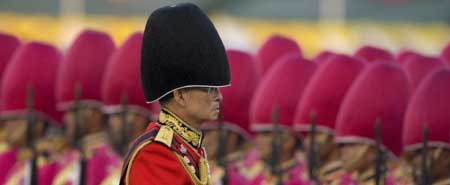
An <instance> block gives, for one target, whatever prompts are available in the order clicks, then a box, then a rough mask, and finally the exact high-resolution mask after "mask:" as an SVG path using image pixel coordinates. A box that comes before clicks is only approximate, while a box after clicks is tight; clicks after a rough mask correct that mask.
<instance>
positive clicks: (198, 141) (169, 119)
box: [158, 108, 203, 149]
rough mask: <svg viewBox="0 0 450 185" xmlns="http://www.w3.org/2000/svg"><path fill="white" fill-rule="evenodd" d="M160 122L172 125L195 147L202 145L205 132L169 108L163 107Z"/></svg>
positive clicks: (173, 128)
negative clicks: (193, 126) (192, 125)
mask: <svg viewBox="0 0 450 185" xmlns="http://www.w3.org/2000/svg"><path fill="white" fill-rule="evenodd" d="M158 122H159V124H161V125H165V126H168V127H170V128H171V129H172V130H173V131H174V132H175V133H176V134H177V135H178V136H180V137H181V138H182V139H183V140H184V141H186V142H187V143H189V144H190V145H191V146H193V147H194V148H197V149H198V148H200V147H201V146H202V140H203V134H202V133H201V132H199V131H198V130H197V129H195V128H192V127H191V126H190V125H189V124H187V123H186V122H185V121H183V120H182V119H181V118H179V117H178V116H176V115H175V114H174V113H172V112H170V111H169V110H167V109H165V108H162V109H161V112H160V114H159V120H158Z"/></svg>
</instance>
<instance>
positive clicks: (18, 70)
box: [0, 30, 450, 185]
mask: <svg viewBox="0 0 450 185" xmlns="http://www.w3.org/2000/svg"><path fill="white" fill-rule="evenodd" d="M142 40H143V34H142V33H133V34H132V35H130V36H129V37H128V39H127V40H126V41H125V42H124V43H123V44H122V45H121V46H120V47H118V48H116V46H115V44H114V42H113V41H112V39H111V37H110V36H109V35H108V34H106V33H103V32H100V31H95V30H85V31H82V32H81V33H80V34H79V35H78V37H77V38H76V39H75V40H74V41H73V43H72V44H71V45H70V47H69V48H68V49H67V51H65V52H64V53H62V52H61V51H60V50H59V49H58V48H56V47H54V46H52V45H50V44H47V43H41V42H36V41H28V42H20V41H19V39H18V38H16V37H14V36H12V35H8V34H0V45H1V47H0V74H1V83H0V117H1V121H2V122H1V124H0V184H2V185H3V184H5V185H19V184H20V185H25V184H32V185H37V184H38V185H68V184H71V185H79V184H87V185H106V184H108V185H109V184H119V180H120V178H121V174H122V161H123V157H124V156H126V154H127V151H128V149H129V147H130V146H129V145H130V143H132V142H133V141H134V140H135V139H136V138H137V137H138V136H139V135H140V134H141V133H143V132H144V131H145V130H146V127H147V125H148V123H149V122H151V121H156V120H158V115H159V112H160V105H159V104H157V103H152V104H147V103H146V101H145V97H144V94H143V87H142V83H141V76H140V62H141V44H142ZM226 54H227V57H228V61H229V65H230V72H231V84H232V85H231V86H229V87H223V88H221V89H220V93H221V94H222V96H223V101H222V104H221V111H220V112H221V113H220V116H219V119H218V120H217V121H214V122H207V123H204V124H203V125H202V126H201V130H202V133H203V135H202V136H201V137H202V138H203V141H201V142H202V144H203V146H204V147H205V148H206V153H207V159H208V162H209V176H210V178H211V181H210V182H207V184H213V185H225V184H229V185H247V184H248V185H264V184H272V185H278V184H284V185H307V184H339V185H351V184H377V185H378V184H393V185H394V184H398V185H402V184H405V185H406V184H421V185H425V184H427V185H428V184H435V185H449V184H450V113H449V112H448V111H449V110H450V93H449V92H450V69H449V68H448V64H450V44H449V45H448V46H446V47H445V48H443V50H442V52H441V54H440V55H439V56H428V55H425V54H421V53H420V52H418V51H411V50H404V51H401V52H399V53H397V54H393V53H391V52H390V51H387V50H385V49H382V48H377V47H373V46H363V47H361V48H360V49H358V50H357V51H355V53H354V54H352V55H348V54H340V53H336V52H333V51H323V52H321V53H320V54H319V55H317V57H315V58H314V59H307V58H305V57H304V56H303V55H302V52H301V48H300V46H299V45H298V44H297V43H296V42H295V41H294V40H292V39H290V38H288V37H285V36H282V35H273V36H271V37H269V38H268V39H267V40H266V42H264V43H263V44H262V45H261V46H260V48H259V49H258V51H257V53H256V55H252V54H251V53H249V52H245V51H240V50H235V49H228V50H227V51H226ZM195 184H202V183H201V182H199V183H195Z"/></svg>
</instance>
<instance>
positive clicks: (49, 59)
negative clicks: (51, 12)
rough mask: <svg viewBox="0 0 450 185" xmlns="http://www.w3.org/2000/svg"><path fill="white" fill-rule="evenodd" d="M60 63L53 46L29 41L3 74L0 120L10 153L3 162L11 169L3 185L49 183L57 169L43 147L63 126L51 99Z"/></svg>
mask: <svg viewBox="0 0 450 185" xmlns="http://www.w3.org/2000/svg"><path fill="white" fill-rule="evenodd" d="M60 60H61V54H60V53H59V51H58V50H57V49H56V48H54V47H53V46H50V45H47V44H43V43H38V42H30V43H27V44H25V45H23V46H22V47H20V48H19V49H18V50H17V52H16V54H15V55H14V57H13V58H12V59H11V62H10V63H9V64H8V67H7V69H6V70H5V72H4V76H3V83H2V87H1V100H2V105H1V119H2V120H4V124H5V131H6V138H7V140H8V143H9V144H10V146H11V149H10V150H11V152H10V155H9V158H8V159H2V163H3V162H6V163H11V164H12V166H11V169H10V170H9V172H8V173H7V174H6V175H7V176H6V179H5V181H4V183H3V184H6V185H25V184H33V185H34V184H51V181H52V180H53V178H54V176H55V175H56V172H57V170H59V165H58V163H57V162H56V161H55V156H53V155H48V154H49V153H48V152H49V151H48V150H47V149H48V146H45V144H44V145H42V144H43V143H44V142H45V138H46V137H47V136H46V133H48V131H49V130H50V129H52V128H55V127H56V128H61V127H62V124H60V118H61V114H60V113H59V112H57V111H56V106H55V101H54V99H53V97H54V89H53V87H54V85H55V83H54V79H55V77H56V72H57V67H58V65H59V62H60ZM3 160H5V161H3ZM8 165H9V164H8Z"/></svg>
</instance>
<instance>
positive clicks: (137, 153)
mask: <svg viewBox="0 0 450 185" xmlns="http://www.w3.org/2000/svg"><path fill="white" fill-rule="evenodd" d="M201 141H202V135H201V134H200V133H199V132H198V131H197V130H195V129H194V128H191V127H190V126H189V125H188V124H186V123H185V122H184V121H182V120H181V119H180V118H178V117H177V116H176V115H175V114H173V113H171V112H170V111H168V110H166V109H163V110H162V111H161V113H160V115H159V121H158V122H157V123H156V122H153V123H150V124H149V126H148V127H147V131H146V132H145V133H144V134H143V135H141V136H140V137H138V138H137V139H136V141H135V142H134V144H133V145H132V147H131V149H130V151H129V153H128V154H127V156H126V158H125V162H124V166H123V169H122V175H121V180H120V182H121V183H120V184H121V185H140V184H145V185H151V184H158V185H164V184H167V185H206V184H210V176H209V166H208V162H207V160H206V155H205V150H204V148H203V147H202V146H201Z"/></svg>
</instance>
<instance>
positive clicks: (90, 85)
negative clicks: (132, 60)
mask: <svg viewBox="0 0 450 185" xmlns="http://www.w3.org/2000/svg"><path fill="white" fill-rule="evenodd" d="M114 49H115V47H114V43H113V41H112V39H111V38H110V37H109V36H108V35H107V34H106V33H103V32H98V31H93V30H86V31H83V32H81V33H80V35H78V37H77V38H76V39H75V41H74V42H73V43H72V45H71V46H70V48H69V50H68V52H67V54H66V56H65V58H64V61H63V63H62V65H61V67H60V68H59V71H58V76H57V79H56V80H57V82H56V101H57V106H58V108H59V109H60V110H62V111H64V121H65V131H66V136H67V139H68V142H69V143H70V144H71V145H72V147H71V148H68V149H67V150H66V151H65V153H64V155H63V157H62V159H60V161H62V162H63V164H62V165H63V166H64V169H63V170H61V172H60V173H58V176H57V177H56V178H55V180H54V181H53V184H54V185H62V184H72V185H77V184H84V185H85V184H87V185H98V184H100V182H101V181H102V180H103V178H104V177H105V176H106V174H108V173H109V170H110V169H111V168H112V167H113V166H115V165H117V163H118V162H119V161H120V158H119V156H118V155H116V154H115V153H114V152H113V150H112V148H111V147H110V146H109V145H108V137H107V133H106V132H104V130H106V121H105V117H104V115H103V113H102V111H101V108H102V99H101V95H100V94H101V93H100V87H101V83H102V77H103V72H104V69H105V68H106V66H107V61H108V58H109V57H110V55H111V54H112V52H113V51H114Z"/></svg>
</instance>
